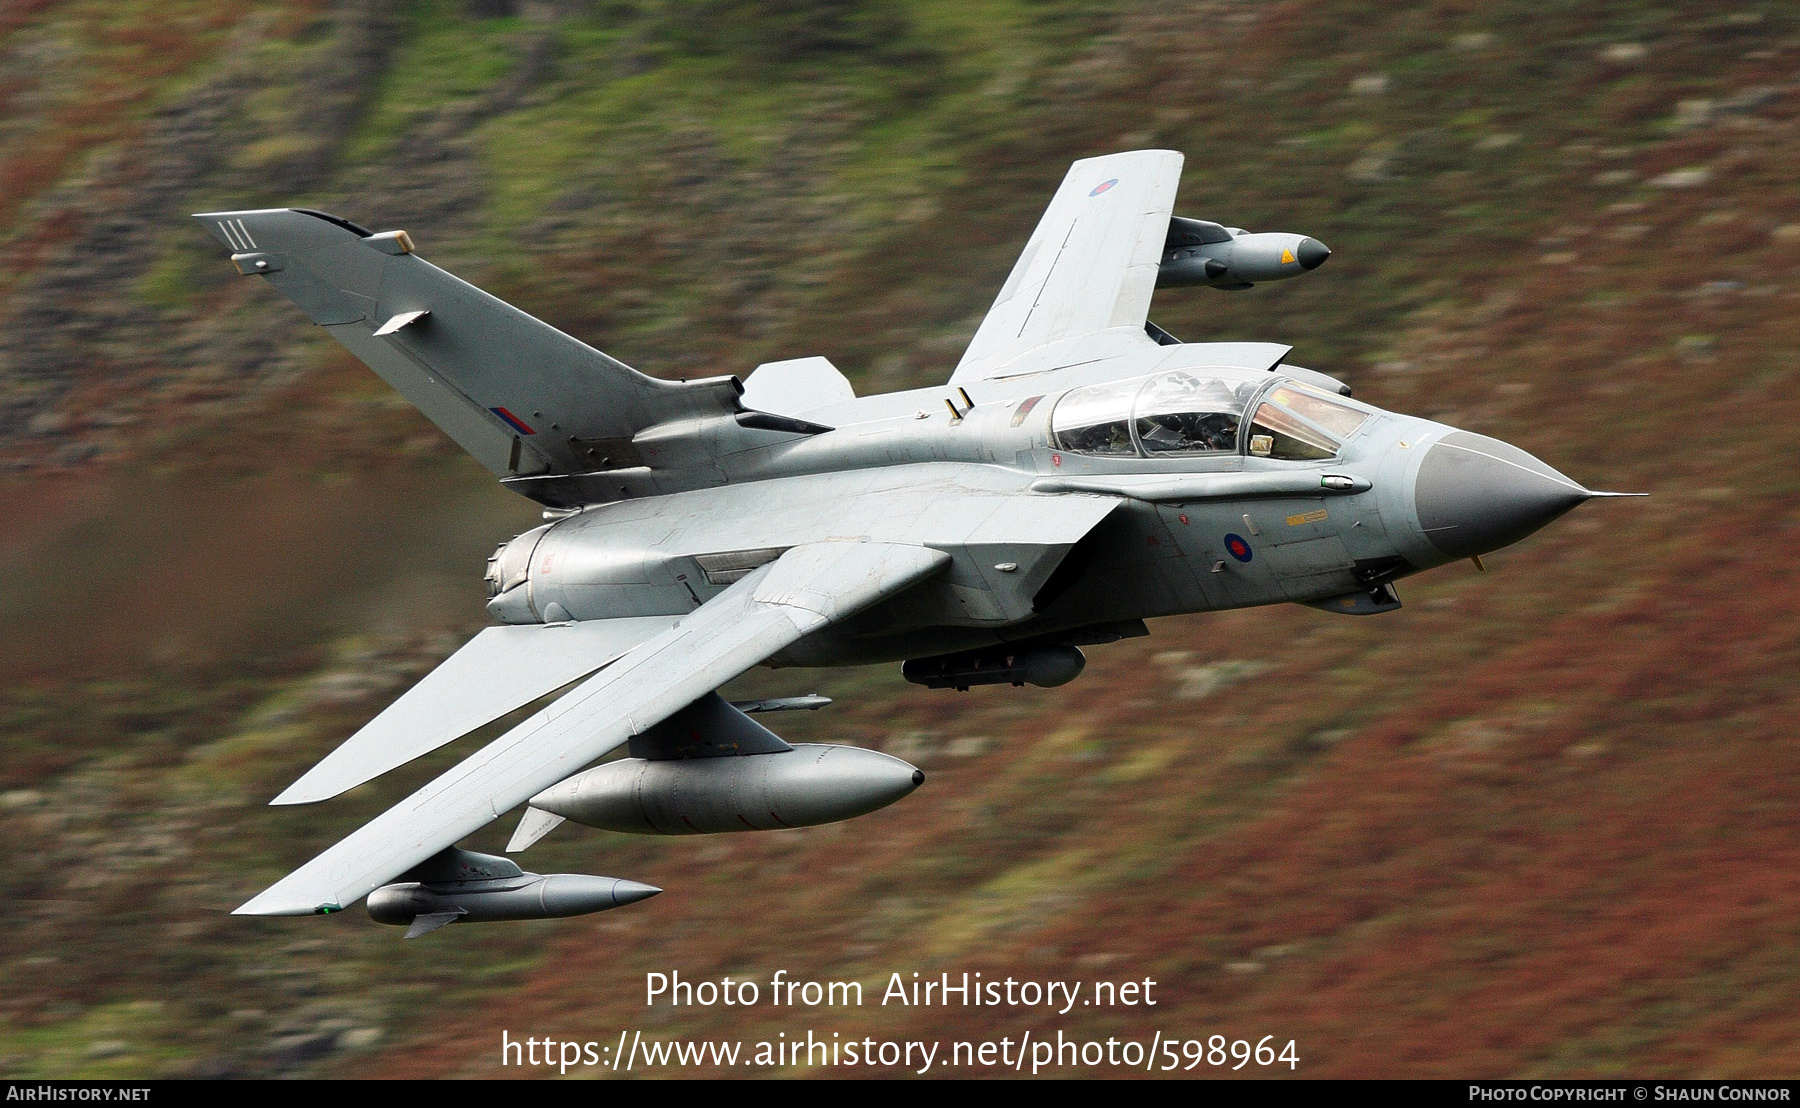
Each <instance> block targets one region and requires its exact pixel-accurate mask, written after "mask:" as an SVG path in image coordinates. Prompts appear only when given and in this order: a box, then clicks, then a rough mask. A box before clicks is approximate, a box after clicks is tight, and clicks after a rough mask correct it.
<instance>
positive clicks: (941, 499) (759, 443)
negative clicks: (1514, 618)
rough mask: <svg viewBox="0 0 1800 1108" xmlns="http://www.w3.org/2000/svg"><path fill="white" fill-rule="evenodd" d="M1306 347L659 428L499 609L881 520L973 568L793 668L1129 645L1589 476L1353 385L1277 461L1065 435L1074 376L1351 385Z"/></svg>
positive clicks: (1524, 527) (608, 604)
mask: <svg viewBox="0 0 1800 1108" xmlns="http://www.w3.org/2000/svg"><path fill="white" fill-rule="evenodd" d="M1287 350H1288V348H1287V347H1283V346H1277V345H1272V344H1262V343H1195V344H1181V345H1171V346H1158V347H1154V348H1146V349H1141V350H1136V351H1133V352H1131V353H1129V354H1126V355H1123V356H1119V357H1113V358H1109V359H1105V360H1101V361H1097V362H1089V363H1087V364H1082V365H1074V366H1069V367H1065V368H1061V369H1054V370H1050V371H1048V372H1040V373H1034V374H1029V375H1025V376H1021V377H1016V378H1003V379H997V380H987V381H976V382H971V383H969V384H968V385H966V386H964V388H965V389H966V392H964V391H962V390H958V389H956V388H953V387H949V386H943V387H936V388H926V389H918V390H914V391H910V392H900V393H891V394H887V395H881V396H869V397H860V398H855V399H851V400H846V401H842V402H839V403H835V404H832V405H829V406H826V407H821V408H817V409H813V410H809V411H805V412H804V413H802V414H803V417H804V420H805V421H807V422H809V423H811V424H814V425H817V427H819V428H829V429H828V430H817V431H815V432H814V433H797V432H795V431H792V430H785V429H784V430H770V429H760V428H756V427H746V426H743V425H742V421H740V420H734V419H732V417H730V416H721V417H717V418H709V419H697V420H694V421H692V422H691V423H688V424H684V425H678V426H676V427H674V428H658V429H657V437H656V438H654V439H646V438H645V437H644V436H640V437H639V439H638V440H637V441H635V442H634V443H633V447H634V449H635V450H636V452H637V456H636V457H635V458H633V459H632V460H633V461H637V462H640V463H642V464H640V465H636V466H632V467H629V468H620V469H618V470H616V471H613V472H612V473H610V474H606V473H596V474H591V475H588V477H587V481H588V485H587V489H588V493H589V495H590V496H593V495H595V493H596V492H597V491H598V492H601V493H610V494H611V495H613V496H617V497H619V498H620V499H617V500H616V501H613V502H609V503H600V504H596V505H592V506H589V507H586V508H584V509H581V510H579V511H575V512H573V513H572V514H569V515H567V516H566V517H564V518H561V519H557V520H556V521H554V522H552V523H549V524H547V525H545V526H543V527H540V528H536V529H534V530H532V531H529V532H526V533H525V534H523V535H521V536H519V537H518V538H516V539H514V540H513V541H512V542H510V543H508V544H506V545H505V546H503V547H502V548H501V549H500V551H498V552H497V553H496V556H495V560H494V562H493V563H492V564H491V565H490V568H489V589H490V594H491V595H492V599H491V600H490V601H489V609H490V611H492V613H493V614H494V615H495V616H496V617H498V618H499V619H501V620H502V621H504V622H507V623H538V622H560V621H564V620H589V619H607V618H617V617H624V616H651V615H682V614H685V613H687V612H690V611H692V610H694V609H695V608H698V607H699V606H700V605H701V604H702V603H704V602H706V601H707V600H709V599H711V598H712V597H713V596H715V595H717V594H718V593H719V592H720V591H722V590H723V589H724V588H725V587H726V586H727V585H729V584H730V583H731V582H732V581H734V580H736V579H737V578H738V577H741V576H742V575H743V574H744V573H745V572H747V571H748V570H749V569H750V568H754V566H756V565H758V564H761V563H763V562H766V561H769V560H772V559H773V558H774V557H776V556H777V555H778V554H779V553H780V552H781V551H782V550H784V549H786V548H788V547H792V546H796V545H799V544H802V543H807V542H818V541H821V540H829V539H845V540H868V541H885V542H900V543H913V544H920V545H925V546H930V547H933V548H936V549H939V550H942V551H944V552H946V553H948V554H949V555H951V557H952V559H953V563H952V568H951V570H950V572H949V573H948V574H947V575H945V576H942V577H939V578H937V579H934V580H932V581H928V582H925V583H924V584H921V585H920V586H918V587H916V588H915V589H914V590H913V591H911V592H909V593H907V594H905V595H903V596H900V597H897V598H894V599H892V600H890V601H888V602H886V603H883V604H880V605H878V606H876V607H875V608H874V609H871V610H869V611H866V612H863V613H861V614H860V615H858V616H857V617H855V618H853V619H851V620H848V621H846V622H844V623H842V624H840V625H837V626H834V627H831V628H829V629H827V630H826V631H825V632H823V633H820V634H817V635H814V636H811V637H809V638H807V639H806V640H803V641H802V642H800V643H798V644H796V645H795V646H794V647H792V648H790V649H788V650H786V651H784V652H783V653H781V654H779V655H777V656H776V657H774V658H773V659H771V661H770V664H771V665H777V666H781V665H800V666H827V665H844V664H861V663H871V662H884V661H897V660H902V659H906V658H912V657H918V656H921V655H930V654H943V653H948V652H951V651H959V650H970V649H978V648H982V647H988V646H992V645H994V644H997V643H1001V642H1021V641H1027V640H1045V641H1053V640H1055V639H1057V638H1058V637H1064V638H1066V639H1068V640H1069V641H1076V642H1080V641H1084V640H1083V639H1081V638H1080V637H1079V636H1080V635H1081V634H1082V633H1083V632H1084V631H1087V632H1094V631H1096V630H1097V631H1098V632H1099V633H1100V638H1089V639H1087V640H1085V641H1104V638H1105V637H1108V636H1106V635H1105V631H1106V629H1108V628H1112V627H1116V626H1121V625H1126V624H1130V623H1132V622H1133V621H1138V620H1142V619H1146V618H1150V617H1156V616H1166V615H1174V614H1179V613H1185V612H1203V611H1213V610H1218V609H1226V608H1242V607H1249V606H1253V605H1261V604H1274V603H1281V602H1287V601H1299V602H1318V601H1322V600H1327V599H1328V598H1333V597H1352V596H1354V595H1356V594H1358V593H1359V592H1366V591H1367V590H1369V589H1371V588H1374V587H1379V586H1381V585H1384V584H1385V583H1387V582H1390V581H1392V580H1394V579H1396V578H1399V577H1402V576H1405V575H1407V574H1411V573H1415V572H1418V571H1420V570H1424V569H1428V568H1431V567H1433V566H1437V565H1442V564H1444V563H1446V562H1450V561H1454V560H1458V559H1460V558H1464V557H1468V556H1470V555H1476V554H1480V553H1483V552H1485V551H1487V550H1492V549H1495V548H1497V547H1499V546H1504V545H1507V544H1508V543H1511V542H1513V541H1516V540H1517V539H1518V538H1519V537H1522V536H1523V535H1524V534H1528V533H1529V532H1530V531H1532V530H1535V529H1536V528H1537V527H1539V526H1542V525H1543V524H1544V523H1546V522H1548V521H1549V520H1550V519H1553V518H1555V516H1557V515H1560V514H1561V513H1562V512H1564V511H1567V510H1568V509H1569V508H1571V507H1573V506H1574V505H1575V504H1578V503H1580V502H1581V501H1582V500H1583V499H1586V498H1587V496H1588V495H1590V494H1588V493H1587V492H1586V490H1584V489H1582V488H1581V486H1579V485H1577V484H1575V483H1574V482H1572V481H1570V480H1569V479H1568V478H1566V477H1563V476H1562V475H1561V474H1559V473H1557V472H1556V471H1555V470H1553V469H1551V468H1550V467H1548V466H1545V465H1544V464H1543V463H1541V462H1538V461H1537V460H1536V459H1534V458H1532V457H1531V456H1530V455H1528V454H1525V453H1524V452H1523V451H1518V450H1516V449H1515V448H1512V447H1509V446H1506V445H1505V444H1504V443H1500V442H1498V441H1496V440H1493V439H1488V438H1484V437H1482V436H1478V435H1471V434H1469V433H1467V432H1461V431H1458V430H1457V429H1455V428H1453V427H1449V426H1446V425H1444V424H1441V423H1435V422H1432V421H1430V420H1425V419H1419V418H1416V417H1412V416H1405V415H1399V414H1396V413H1392V412H1386V411H1382V410H1380V409H1377V408H1373V407H1371V406H1369V405H1366V404H1361V403H1359V402H1356V401H1353V400H1348V399H1343V398H1341V397H1337V398H1335V399H1336V400H1337V401H1338V402H1339V403H1341V404H1342V405H1344V406H1346V407H1350V408H1354V409H1355V410H1356V411H1358V412H1360V413H1364V414H1365V415H1366V418H1365V419H1364V420H1363V422H1362V423H1361V425H1360V426H1358V427H1357V428H1356V429H1355V430H1354V431H1353V432H1352V433H1350V434H1349V435H1347V436H1345V437H1344V438H1343V441H1342V442H1341V444H1340V445H1339V446H1338V448H1337V450H1336V453H1335V455H1334V456H1332V457H1330V458H1328V459H1326V458H1313V459H1307V460H1286V459H1282V458H1276V457H1258V456H1254V455H1252V454H1251V453H1250V452H1249V450H1248V449H1246V441H1247V439H1248V436H1245V435H1240V436H1239V438H1240V441H1239V443H1238V445H1237V448H1236V449H1232V450H1225V451H1216V452H1208V453H1190V454H1181V455H1174V456H1162V457H1156V456H1143V453H1144V452H1143V451H1142V450H1141V449H1140V450H1139V452H1138V453H1137V454H1134V455H1128V456H1119V455H1108V454H1104V453H1092V452H1083V451H1080V450H1071V449H1067V448H1066V445H1065V444H1064V443H1063V442H1060V441H1059V439H1058V438H1057V435H1056V432H1055V431H1054V430H1053V425H1052V418H1053V413H1054V412H1055V411H1056V409H1057V407H1058V403H1059V402H1060V401H1061V400H1062V399H1063V397H1064V396H1066V395H1068V394H1069V393H1071V392H1072V391H1074V390H1077V389H1081V388H1083V387H1085V386H1093V385H1096V384H1102V383H1106V382H1123V381H1128V380H1136V379H1139V378H1149V377H1151V376H1153V375H1158V374H1166V373H1169V372H1170V371H1175V370H1188V371H1190V372H1192V373H1194V374H1198V375H1202V376H1205V377H1208V378H1218V379H1223V380H1225V381H1227V382H1237V383H1239V384H1240V386H1241V388H1242V390H1243V391H1244V392H1246V393H1247V394H1251V395H1253V399H1251V400H1250V401H1249V405H1250V408H1251V410H1255V406H1256V405H1257V404H1258V403H1259V402H1260V401H1259V399H1258V398H1260V397H1262V396H1265V395H1267V394H1268V393H1269V391H1270V390H1272V389H1274V388H1276V387H1278V386H1280V385H1282V384H1284V383H1287V384H1292V383H1293V382H1294V381H1298V382H1300V383H1301V384H1303V385H1311V386H1313V387H1315V388H1317V387H1319V386H1321V385H1324V386H1325V389H1323V390H1321V391H1330V392H1333V393H1335V392H1337V391H1338V390H1337V388H1336V387H1335V386H1336V382H1333V381H1331V379H1329V378H1324V377H1322V376H1321V375H1319V374H1316V373H1312V372H1311V371H1308V370H1304V369H1298V368H1296V367H1292V366H1288V365H1285V364H1282V363H1281V362H1280V359H1281V357H1282V356H1283V355H1284V354H1285V353H1286V352H1287ZM1121 387H1125V388H1128V387H1129V386H1121ZM1033 398H1037V399H1035V400H1034V399H1033ZM1446 438H1450V439H1452V440H1453V441H1452V442H1451V443H1449V444H1446V443H1445V442H1444V440H1445V439H1446ZM701 444H704V445H705V447H706V448H705V449H700V450H696V449H694V447H695V446H699V445H701ZM663 456H666V457H668V458H670V459H676V458H686V459H704V461H702V462H699V463H697V464H694V465H692V466H691V467H690V468H688V469H685V470H684V469H678V468H677V469H671V468H669V467H668V466H666V465H660V464H659V462H660V461H661V458H662V457H663ZM1422 473H1424V474H1426V477H1425V480H1424V482H1423V484H1421V474H1422ZM1227 476H1229V477H1231V479H1230V480H1222V478H1225V477H1227ZM1326 478H1330V483H1331V484H1335V485H1337V486H1339V487H1337V488H1331V487H1326V484H1327V482H1326V481H1325V480H1324V479H1326ZM615 486H616V491H614V488H615ZM550 514H554V513H550ZM1344 608H1345V610H1351V607H1350V604H1349V603H1348V602H1346V603H1345V606H1344ZM1126 633H1130V632H1126ZM1071 636H1074V637H1072V638H1071Z"/></svg>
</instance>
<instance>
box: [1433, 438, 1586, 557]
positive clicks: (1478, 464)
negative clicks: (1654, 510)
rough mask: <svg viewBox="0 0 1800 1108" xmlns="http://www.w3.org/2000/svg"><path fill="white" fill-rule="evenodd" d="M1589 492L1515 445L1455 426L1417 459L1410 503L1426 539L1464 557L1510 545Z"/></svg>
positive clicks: (1565, 510) (1584, 498)
mask: <svg viewBox="0 0 1800 1108" xmlns="http://www.w3.org/2000/svg"><path fill="white" fill-rule="evenodd" d="M1593 495H1594V494H1593V493H1590V492H1589V491H1588V490H1586V489H1584V488H1582V487H1581V486H1580V485H1578V484H1576V483H1575V482H1574V481H1571V480H1569V479H1568V478H1567V477H1564V476H1563V475H1562V474H1560V473H1558V472H1556V470H1554V469H1551V468H1550V467H1549V466H1547V465H1545V464H1544V463H1543V462H1540V461H1538V460H1537V459H1536V458H1534V457H1532V456H1531V455H1530V454H1527V453H1525V451H1523V450H1520V449H1519V448H1518V447H1516V446H1508V445H1507V444H1506V443H1503V442H1501V441H1500V440H1499V439H1490V438H1488V437H1487V436H1485V435H1473V434H1470V433H1469V432H1467V431H1455V432H1452V433H1451V434H1448V435H1445V436H1444V437H1443V438H1441V439H1439V440H1438V441H1437V442H1436V443H1434V444H1433V445H1432V447H1431V449H1430V450H1428V451H1426V453H1425V457H1424V459H1423V460H1422V461H1421V462H1420V463H1419V479H1418V482H1417V484H1416V486H1415V487H1414V491H1413V504H1414V506H1415V508H1416V509H1417V510H1418V515H1419V527H1420V529H1421V530H1422V531H1423V532H1424V533H1425V537H1426V539H1428V540H1429V541H1430V542H1431V545H1433V546H1435V547H1437V548H1438V549H1439V550H1441V551H1443V552H1444V553H1445V554H1447V555H1449V556H1450V557H1452V558H1467V557H1470V556H1472V555H1476V554H1485V553H1487V552H1488V551H1490V550H1498V549H1500V548H1501V547H1503V546H1510V545H1512V544H1513V543H1515V542H1518V541H1519V540H1520V539H1522V538H1524V537H1525V536H1526V535H1529V534H1531V533H1532V532H1533V531H1536V530H1537V529H1538V528H1540V527H1542V526H1544V524H1546V523H1549V522H1550V521H1551V520H1553V519H1555V518H1556V517H1557V516H1560V515H1562V514H1563V513H1564V512H1567V511H1568V510H1569V509H1571V508H1573V507H1575V505H1577V504H1580V503H1581V502H1582V501H1584V500H1587V499H1589V498H1590V497H1591V496H1593Z"/></svg>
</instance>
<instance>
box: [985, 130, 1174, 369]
mask: <svg viewBox="0 0 1800 1108" xmlns="http://www.w3.org/2000/svg"><path fill="white" fill-rule="evenodd" d="M1181 164H1182V156H1181V155H1180V154H1178V153H1176V152H1174V151H1172V150H1133V151H1130V152H1128V153H1123V154H1109V155H1107V156H1105V157H1101V158H1087V159H1085V160H1083V161H1078V162H1076V163H1075V164H1074V165H1072V166H1070V167H1069V173H1068V176H1066V177H1064V178H1063V182H1062V185H1061V187H1059V188H1058V189H1057V190H1056V195H1055V196H1054V197H1052V198H1051V200H1050V206H1049V207H1048V208H1047V209H1045V211H1044V216H1043V218H1042V219H1041V220H1039V221H1038V225H1037V230H1036V231H1034V232H1032V235H1031V239H1030V241H1029V242H1027V243H1026V244H1025V250H1024V252H1023V253H1021V254H1020V255H1019V260H1018V262H1016V263H1015V264H1014V265H1013V269H1012V273H1011V275H1010V276H1008V277H1007V279H1006V284H1004V285H1003V286H1001V289H1000V295H999V296H998V297H996V298H995V299H994V305H993V307H992V308H990V309H988V314H987V316H986V318H984V319H983V320H982V321H981V327H980V329H979V330H977V331H976V332H975V338H974V339H973V340H971V341H970V343H969V348H968V350H966V351H965V352H964V353H963V356H962V361H961V362H960V363H958V365H957V367H956V372H955V373H954V374H952V375H951V377H950V382H951V383H952V384H956V383H959V382H964V381H980V380H986V379H988V378H993V377H1007V376H1013V375H1016V374H1020V373H1031V372H1036V371H1038V370H1043V369H1053V368H1056V366H1058V365H1066V364H1070V363H1072V362H1075V361H1087V360H1092V359H1094V358H1098V357H1105V356H1107V355H1109V354H1115V353H1120V352H1122V351H1124V350H1127V349H1130V348H1131V347H1134V346H1142V345H1151V344H1153V342H1152V340H1151V339H1150V338H1149V336H1148V335H1146V334H1145V333H1144V322H1145V320H1146V319H1147V318H1148V317H1149V313H1150V297H1151V295H1152V294H1153V293H1155V291H1156V274H1157V268H1158V266H1159V265H1160V263H1161V261H1162V254H1163V246H1164V242H1165V241H1166V239H1167V238H1168V233H1169V217H1170V216H1171V215H1172V214H1173V212H1174V209H1175V190H1176V187H1177V186H1178V185H1179V184H1180V182H1181ZM1039 352H1041V353H1042V356H1041V357H1033V356H1031V355H1033V354H1036V353H1039Z"/></svg>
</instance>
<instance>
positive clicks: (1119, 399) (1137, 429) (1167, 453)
mask: <svg viewBox="0 0 1800 1108" xmlns="http://www.w3.org/2000/svg"><path fill="white" fill-rule="evenodd" d="M1263 387H1264V382H1262V381H1256V380H1248V381H1246V380H1233V379H1231V378H1227V377H1218V376H1211V375H1208V374H1207V373H1205V371H1193V370H1184V369H1178V370H1173V371H1170V372H1167V373H1158V374H1154V375H1152V376H1150V377H1139V378H1134V379H1132V380H1129V381H1109V382H1107V383H1105V384H1101V385H1090V386H1088V387H1087V388H1081V389H1073V390H1071V391H1069V392H1068V393H1066V394H1064V395H1063V397H1062V399H1061V400H1059V401H1058V402H1057V405H1056V410H1055V412H1054V413H1052V415H1051V419H1050V429H1051V434H1052V436H1053V438H1054V440H1055V442H1056V445H1057V448H1058V449H1061V450H1068V451H1071V452H1074V453H1078V454H1102V455H1111V456H1115V457H1139V458H1146V457H1147V458H1164V457H1183V456H1190V455H1196V454H1228V453H1237V452H1238V451H1240V450H1244V449H1246V448H1247V449H1248V451H1249V453H1251V454H1252V455H1255V456H1256V457H1259V458H1280V459H1288V460H1297V461H1305V460H1311V459H1318V458H1330V457H1333V456H1334V455H1336V454H1337V451H1338V446H1339V444H1340V443H1342V441H1343V440H1344V439H1345V438H1348V437H1349V436H1350V434H1351V433H1352V432H1354V431H1355V430H1356V429H1357V428H1358V427H1360V426H1362V424H1363V421H1364V420H1366V419H1368V418H1369V414H1368V413H1367V412H1365V411H1363V410H1361V409H1360V408H1355V407H1352V406H1350V405H1348V404H1345V403H1343V402H1342V401H1340V400H1338V399H1337V398H1336V397H1331V396H1327V395H1325V394H1324V393H1322V392H1318V391H1316V390H1314V389H1310V388H1307V387H1306V386H1304V385H1300V384H1296V383H1295V382H1293V381H1286V380H1284V381H1281V383H1280V384H1278V385H1277V386H1276V387H1275V388H1273V389H1270V390H1269V392H1268V394H1267V395H1266V396H1264V397H1263V399H1262V402H1261V403H1260V404H1258V405H1257V406H1256V414H1255V416H1254V417H1252V419H1251V421H1250V432H1249V436H1248V441H1247V442H1246V441H1244V435H1243V431H1242V427H1243V423H1244V414H1245V412H1246V411H1248V410H1249V408H1250V404H1251V402H1252V401H1253V400H1254V399H1255V398H1256V396H1257V393H1259V392H1261V391H1262V389H1263Z"/></svg>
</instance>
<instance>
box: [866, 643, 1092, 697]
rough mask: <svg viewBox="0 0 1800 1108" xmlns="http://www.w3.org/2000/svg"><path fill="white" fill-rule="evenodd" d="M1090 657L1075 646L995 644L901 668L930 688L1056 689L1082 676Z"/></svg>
mask: <svg viewBox="0 0 1800 1108" xmlns="http://www.w3.org/2000/svg"><path fill="white" fill-rule="evenodd" d="M1085 668H1087V656H1086V655H1085V654H1083V653H1082V652H1081V651H1080V650H1079V649H1077V648H1076V647H1073V646H1067V645H1057V646H1034V647H1030V648H1029V649H1023V650H1020V649H1012V650H1008V649H1006V648H1005V647H995V648H994V649H991V650H971V651H968V652H966V653H963V654H940V655H938V656H937V657H935V658H914V659H913V660H911V661H909V662H907V663H906V664H905V665H904V666H902V667H901V668H900V675H901V676H902V677H905V678H906V679H907V680H908V681H911V682H912V683H913V684H915V685H924V686H925V687H926V688H928V689H956V690H957V691H958V692H967V691H968V690H969V687H970V686H971V685H1013V686H1019V685H1027V684H1030V685H1036V686H1038V687H1039V688H1042V689H1053V688H1055V687H1056V686H1058V685H1066V684H1068V683H1069V682H1071V681H1073V680H1075V678H1077V677H1080V676H1081V671H1082V670H1083V669H1085Z"/></svg>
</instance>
